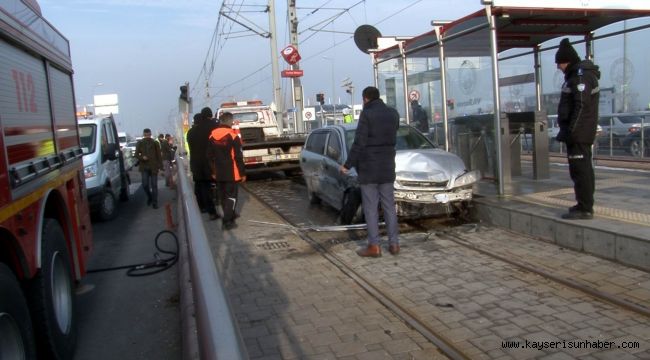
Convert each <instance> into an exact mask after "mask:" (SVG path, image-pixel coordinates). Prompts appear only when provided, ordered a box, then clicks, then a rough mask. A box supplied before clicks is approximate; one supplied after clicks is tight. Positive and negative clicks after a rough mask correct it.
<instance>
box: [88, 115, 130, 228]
mask: <svg viewBox="0 0 650 360" xmlns="http://www.w3.org/2000/svg"><path fill="white" fill-rule="evenodd" d="M78 124H79V138H80V140H81V147H82V149H83V162H84V175H85V178H86V189H87V190H88V201H89V203H90V208H91V211H93V212H96V213H97V215H99V218H100V219H101V220H110V219H112V218H114V217H115V216H116V215H117V197H118V196H119V198H120V200H122V201H127V200H128V199H129V177H128V173H127V172H126V170H125V166H124V156H123V154H122V150H121V149H120V144H119V141H118V135H117V128H116V126H115V121H114V120H113V117H112V116H110V115H109V116H106V117H96V118H90V119H83V120H78Z"/></svg>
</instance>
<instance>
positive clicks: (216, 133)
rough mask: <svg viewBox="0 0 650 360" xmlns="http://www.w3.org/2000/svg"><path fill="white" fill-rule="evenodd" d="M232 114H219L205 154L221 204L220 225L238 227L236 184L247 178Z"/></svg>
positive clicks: (226, 227)
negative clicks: (221, 217)
mask: <svg viewBox="0 0 650 360" xmlns="http://www.w3.org/2000/svg"><path fill="white" fill-rule="evenodd" d="M232 124H233V116H232V113H229V112H225V113H223V114H222V115H221V116H220V117H219V126H218V127H216V128H215V129H213V130H212V132H211V133H210V144H209V146H208V150H207V155H208V162H209V163H210V169H211V176H212V180H213V181H214V182H215V183H216V184H217V191H218V193H219V197H220V199H221V206H222V207H223V228H224V229H225V230H230V229H233V228H235V227H237V223H235V218H236V217H237V212H236V208H237V183H239V182H243V181H246V173H245V168H244V157H243V155H242V143H241V137H239V136H237V133H236V132H235V131H234V130H233V128H232Z"/></svg>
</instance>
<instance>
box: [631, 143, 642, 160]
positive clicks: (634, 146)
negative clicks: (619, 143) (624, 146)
mask: <svg viewBox="0 0 650 360" xmlns="http://www.w3.org/2000/svg"><path fill="white" fill-rule="evenodd" d="M630 154H632V156H634V157H641V142H640V141H639V140H632V141H631V142H630Z"/></svg>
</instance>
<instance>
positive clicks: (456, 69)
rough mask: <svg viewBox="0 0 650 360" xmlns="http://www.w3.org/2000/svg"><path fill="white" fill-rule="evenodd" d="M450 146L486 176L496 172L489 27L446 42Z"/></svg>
mask: <svg viewBox="0 0 650 360" xmlns="http://www.w3.org/2000/svg"><path fill="white" fill-rule="evenodd" d="M443 46H444V53H445V69H444V70H445V75H446V80H447V84H446V86H447V104H446V105H447V114H448V115H447V117H448V119H449V131H450V141H451V143H450V150H451V151H452V152H454V153H456V154H458V155H459V156H460V157H461V158H462V159H463V161H464V162H465V165H466V166H467V167H468V168H470V169H472V170H474V169H478V170H480V171H481V172H482V173H483V175H484V176H494V175H495V173H496V171H495V170H496V151H495V139H494V91H493V88H494V87H493V81H492V73H493V72H492V70H493V69H492V68H493V67H492V58H491V48H490V33H489V31H488V29H487V28H480V29H477V30H476V31H473V32H470V33H465V34H463V35H462V36H459V37H456V38H452V39H450V40H447V41H445V42H444V43H443Z"/></svg>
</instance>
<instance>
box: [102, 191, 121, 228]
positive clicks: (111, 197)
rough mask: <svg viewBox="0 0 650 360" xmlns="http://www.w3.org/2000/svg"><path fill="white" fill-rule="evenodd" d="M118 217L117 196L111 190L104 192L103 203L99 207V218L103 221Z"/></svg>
mask: <svg viewBox="0 0 650 360" xmlns="http://www.w3.org/2000/svg"><path fill="white" fill-rule="evenodd" d="M115 216H117V201H116V199H115V194H113V191H112V190H111V189H110V188H105V189H104V191H103V192H102V202H101V204H100V206H99V218H100V219H101V220H102V221H107V220H112V219H113V218H115Z"/></svg>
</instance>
